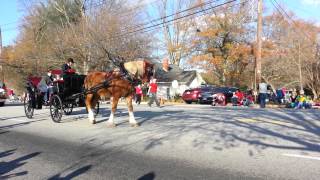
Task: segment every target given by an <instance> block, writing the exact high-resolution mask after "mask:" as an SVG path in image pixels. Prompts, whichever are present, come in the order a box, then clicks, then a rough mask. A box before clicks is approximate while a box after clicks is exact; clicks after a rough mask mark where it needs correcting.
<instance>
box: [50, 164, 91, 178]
mask: <svg viewBox="0 0 320 180" xmlns="http://www.w3.org/2000/svg"><path fill="white" fill-rule="evenodd" d="M91 167H92V165H87V166H83V167H82V168H79V169H77V170H74V171H73V172H71V173H69V174H67V175H65V176H62V175H61V173H59V174H56V175H54V176H52V177H50V178H48V180H69V179H73V178H75V177H77V176H79V175H81V174H83V173H85V172H87V171H89V170H90V169H91Z"/></svg>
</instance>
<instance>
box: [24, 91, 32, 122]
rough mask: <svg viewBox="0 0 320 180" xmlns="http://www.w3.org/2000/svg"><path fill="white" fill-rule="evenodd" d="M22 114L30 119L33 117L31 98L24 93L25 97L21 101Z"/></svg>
mask: <svg viewBox="0 0 320 180" xmlns="http://www.w3.org/2000/svg"><path fill="white" fill-rule="evenodd" d="M23 106H24V112H25V114H26V116H27V118H29V119H31V118H32V116H33V112H34V108H33V106H32V98H31V97H30V94H29V93H25V97H24V99H23Z"/></svg>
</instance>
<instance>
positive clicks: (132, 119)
mask: <svg viewBox="0 0 320 180" xmlns="http://www.w3.org/2000/svg"><path fill="white" fill-rule="evenodd" d="M129 123H130V124H137V121H136V119H135V118H134V115H133V112H130V111H129Z"/></svg>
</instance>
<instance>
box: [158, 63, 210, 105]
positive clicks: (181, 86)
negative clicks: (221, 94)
mask: <svg viewBox="0 0 320 180" xmlns="http://www.w3.org/2000/svg"><path fill="white" fill-rule="evenodd" d="M155 78H156V79H157V83H158V95H159V96H160V97H162V98H164V99H169V98H171V97H174V96H176V95H182V93H183V92H184V91H185V90H186V89H190V88H195V87H199V86H200V85H201V84H205V83H206V82H205V81H204V80H203V78H202V77H201V75H200V73H198V72H197V71H195V70H193V71H184V70H183V69H181V68H180V67H179V66H177V65H173V64H171V65H169V63H168V60H166V59H165V60H164V61H163V62H162V63H156V64H155Z"/></svg>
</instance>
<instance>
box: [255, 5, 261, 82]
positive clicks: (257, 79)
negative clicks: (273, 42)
mask: <svg viewBox="0 0 320 180" xmlns="http://www.w3.org/2000/svg"><path fill="white" fill-rule="evenodd" d="M261 37H262V0H258V21H257V52H256V64H255V66H256V70H255V82H256V88H257V85H259V83H260V82H261V48H262V38H261Z"/></svg>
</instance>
